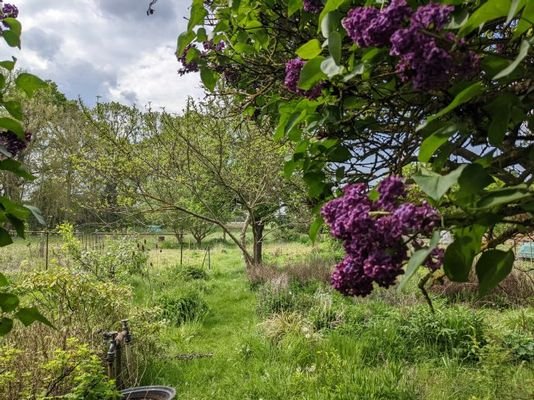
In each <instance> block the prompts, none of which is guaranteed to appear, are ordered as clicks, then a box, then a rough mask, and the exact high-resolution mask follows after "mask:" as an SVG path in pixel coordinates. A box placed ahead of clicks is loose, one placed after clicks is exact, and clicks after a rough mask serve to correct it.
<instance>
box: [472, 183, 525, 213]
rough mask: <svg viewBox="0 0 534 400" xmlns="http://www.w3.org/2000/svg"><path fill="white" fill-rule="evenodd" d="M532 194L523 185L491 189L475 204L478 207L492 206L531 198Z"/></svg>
mask: <svg viewBox="0 0 534 400" xmlns="http://www.w3.org/2000/svg"><path fill="white" fill-rule="evenodd" d="M532 196H533V195H532V193H530V192H529V191H528V189H527V188H526V187H525V186H516V187H507V188H503V189H497V190H492V191H491V192H489V193H488V194H487V195H485V196H484V197H482V198H481V199H480V201H479V202H478V204H477V207H478V208H481V209H482V208H493V207H499V206H502V205H505V204H512V203H517V202H519V201H522V200H526V199H529V198H531V197H532Z"/></svg>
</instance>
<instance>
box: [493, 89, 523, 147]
mask: <svg viewBox="0 0 534 400" xmlns="http://www.w3.org/2000/svg"><path fill="white" fill-rule="evenodd" d="M517 102H518V99H517V97H516V96H514V95H513V94H511V93H504V94H502V95H499V96H497V98H496V99H495V100H493V101H492V102H491V103H490V104H488V105H487V106H486V107H485V109H486V110H487V111H488V114H489V115H490V116H491V123H490V125H489V128H488V139H489V142H490V143H491V144H492V145H493V146H500V145H501V143H502V141H503V139H504V137H505V135H506V132H508V124H509V122H510V118H511V115H512V106H513V105H514V104H517Z"/></svg>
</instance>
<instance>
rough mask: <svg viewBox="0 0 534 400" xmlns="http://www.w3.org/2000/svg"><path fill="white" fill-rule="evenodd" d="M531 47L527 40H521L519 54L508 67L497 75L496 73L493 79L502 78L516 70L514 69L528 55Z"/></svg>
mask: <svg viewBox="0 0 534 400" xmlns="http://www.w3.org/2000/svg"><path fill="white" fill-rule="evenodd" d="M529 48H530V43H529V42H528V41H526V40H523V41H522V42H521V47H520V48H519V54H518V55H517V57H516V58H515V60H514V61H512V62H511V63H510V65H509V66H508V67H506V68H505V69H503V70H502V71H501V72H499V73H498V74H497V75H495V76H494V77H493V78H492V79H493V80H497V79H501V78H504V77H505V76H507V75H510V74H511V73H512V72H514V70H515V69H516V68H517V66H518V65H519V64H520V63H521V61H523V59H524V58H525V57H526V56H527V54H528V49H529Z"/></svg>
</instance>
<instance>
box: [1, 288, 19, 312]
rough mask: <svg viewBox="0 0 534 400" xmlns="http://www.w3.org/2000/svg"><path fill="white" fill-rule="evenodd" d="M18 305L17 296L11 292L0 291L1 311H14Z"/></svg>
mask: <svg viewBox="0 0 534 400" xmlns="http://www.w3.org/2000/svg"><path fill="white" fill-rule="evenodd" d="M18 305H19V298H18V297H17V296H16V295H14V294H13V293H1V292H0V308H1V309H2V311H3V312H11V311H15V309H16V308H17V306H18Z"/></svg>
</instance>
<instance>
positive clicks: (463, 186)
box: [458, 164, 495, 195]
mask: <svg viewBox="0 0 534 400" xmlns="http://www.w3.org/2000/svg"><path fill="white" fill-rule="evenodd" d="M494 182H495V180H494V179H493V178H492V177H491V175H490V174H488V172H487V171H486V170H485V169H484V168H483V167H482V166H481V165H479V164H469V165H468V166H467V167H465V168H464V170H463V171H462V174H461V175H460V178H459V179H458V184H459V185H460V193H462V194H463V195H473V194H476V193H479V192H480V191H482V189H484V188H485V187H486V186H488V185H490V184H492V183H494Z"/></svg>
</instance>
